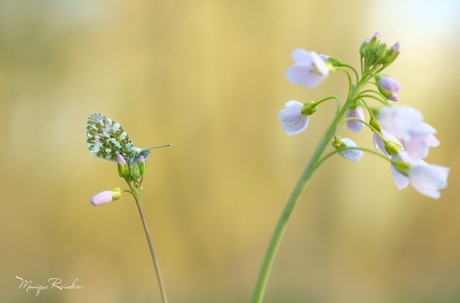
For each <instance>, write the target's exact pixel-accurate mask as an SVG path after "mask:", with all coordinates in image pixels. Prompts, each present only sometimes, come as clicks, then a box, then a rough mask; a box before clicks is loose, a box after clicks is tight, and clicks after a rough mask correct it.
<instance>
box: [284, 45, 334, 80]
mask: <svg viewBox="0 0 460 303" xmlns="http://www.w3.org/2000/svg"><path fill="white" fill-rule="evenodd" d="M291 57H292V60H294V61H295V63H296V64H294V65H292V66H291V67H289V68H288V69H287V70H286V77H287V78H288V79H289V81H290V82H291V83H293V84H298V85H303V86H305V87H307V88H314V87H316V86H317V85H318V84H320V83H321V82H322V81H323V80H324V79H326V78H327V76H328V75H329V68H328V67H327V65H326V63H325V62H324V60H323V59H322V58H321V57H320V56H319V55H318V54H316V53H315V52H313V51H311V52H309V51H306V50H304V49H297V50H295V51H293V52H292V54H291Z"/></svg>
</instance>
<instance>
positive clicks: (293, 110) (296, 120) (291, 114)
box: [278, 100, 310, 136]
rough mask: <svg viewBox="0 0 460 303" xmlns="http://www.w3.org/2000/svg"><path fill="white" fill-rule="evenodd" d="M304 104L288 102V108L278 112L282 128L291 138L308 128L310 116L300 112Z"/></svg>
mask: <svg viewBox="0 0 460 303" xmlns="http://www.w3.org/2000/svg"><path fill="white" fill-rule="evenodd" d="M302 107H303V104H302V103H300V102H297V101H294V100H291V101H288V102H287V103H286V107H285V108H283V109H282V110H280V111H279V112H278V119H279V120H280V121H281V123H282V124H281V126H282V127H283V129H284V130H285V131H286V133H287V134H288V135H289V136H293V135H296V134H298V133H301V132H302V131H304V130H305V129H306V128H307V127H308V122H309V120H310V119H309V116H305V115H302V113H301V112H300V111H301V109H302Z"/></svg>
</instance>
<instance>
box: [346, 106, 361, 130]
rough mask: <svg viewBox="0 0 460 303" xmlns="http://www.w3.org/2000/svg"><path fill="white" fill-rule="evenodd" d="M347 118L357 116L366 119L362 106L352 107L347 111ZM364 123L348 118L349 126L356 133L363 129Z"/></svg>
mask: <svg viewBox="0 0 460 303" xmlns="http://www.w3.org/2000/svg"><path fill="white" fill-rule="evenodd" d="M347 118H357V119H360V120H363V121H364V113H363V110H362V108H361V107H360V106H358V107H356V108H351V109H349V110H348V111H347ZM363 127H364V124H363V123H361V122H360V121H357V120H348V121H347V128H348V129H349V130H351V131H352V132H354V133H358V132H359V131H360V130H361V129H363Z"/></svg>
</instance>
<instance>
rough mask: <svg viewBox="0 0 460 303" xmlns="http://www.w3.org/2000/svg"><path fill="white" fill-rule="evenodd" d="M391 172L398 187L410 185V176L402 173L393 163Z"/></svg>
mask: <svg viewBox="0 0 460 303" xmlns="http://www.w3.org/2000/svg"><path fill="white" fill-rule="evenodd" d="M391 173H392V175H393V180H394V181H395V184H396V187H397V188H398V189H403V188H406V187H407V186H409V183H410V180H409V177H408V176H405V175H403V174H401V173H400V172H399V171H398V170H397V169H396V168H395V167H394V166H393V165H391Z"/></svg>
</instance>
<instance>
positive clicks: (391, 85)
mask: <svg viewBox="0 0 460 303" xmlns="http://www.w3.org/2000/svg"><path fill="white" fill-rule="evenodd" d="M399 52H400V44H399V42H398V43H396V44H394V45H393V46H392V47H388V45H387V44H386V43H384V42H382V41H381V40H380V34H379V33H376V34H375V35H374V36H372V37H371V38H368V39H366V40H365V41H364V42H363V43H362V44H361V47H360V49H359V53H360V56H361V77H359V76H358V73H357V72H356V71H355V70H354V69H353V68H352V67H351V66H349V65H346V64H343V63H342V62H341V61H340V59H338V58H333V57H329V56H325V55H317V54H316V53H315V52H313V51H305V50H303V49H297V50H295V51H293V53H292V59H293V60H294V61H295V64H294V65H292V66H291V67H289V68H288V69H287V71H286V77H287V78H288V79H289V81H290V82H291V83H293V84H298V85H303V86H305V87H307V88H314V87H316V86H317V85H319V84H320V83H321V82H322V81H324V80H325V79H326V78H327V77H328V76H329V74H330V73H332V72H334V71H344V72H346V73H347V74H348V79H349V81H350V83H349V87H350V92H349V95H348V97H347V101H346V102H345V103H344V104H343V106H342V107H341V108H338V110H337V115H336V117H335V119H334V121H333V124H332V126H331V127H333V128H334V131H335V130H336V129H337V128H338V127H339V126H340V125H341V123H345V124H346V126H347V128H348V129H349V130H351V131H352V132H354V133H358V132H360V131H361V129H363V128H364V127H365V126H367V128H368V129H370V130H371V131H372V132H373V137H374V146H375V149H376V150H377V151H379V150H380V152H381V154H380V155H381V156H383V157H385V158H387V159H388V161H389V162H390V163H391V168H392V173H393V179H394V181H395V183H396V186H397V187H398V188H399V189H402V188H406V187H407V186H408V185H409V184H411V185H412V186H413V187H414V188H415V189H416V190H417V191H418V192H420V193H422V194H424V195H426V196H429V197H432V198H436V199H437V198H439V197H440V193H439V190H440V189H444V188H446V187H447V177H448V173H449V168H448V167H444V166H439V165H432V164H427V163H426V162H424V161H423V160H422V159H424V158H425V157H426V156H427V155H428V152H429V148H430V147H436V146H438V145H439V144H440V142H439V140H438V139H437V138H436V137H435V134H436V130H435V128H434V127H432V126H431V125H429V124H427V123H425V122H424V121H423V115H422V113H421V112H420V111H419V110H417V109H415V108H413V107H410V106H404V105H401V106H395V105H394V104H391V102H390V101H392V102H397V101H399V96H398V92H399V90H400V89H401V86H400V84H399V83H398V82H397V81H396V80H395V79H393V78H392V77H390V76H388V75H385V74H382V73H381V72H382V71H383V70H384V69H385V68H386V67H387V66H389V65H390V64H391V63H393V62H394V61H395V60H396V58H397V57H398V55H399ZM348 69H351V70H352V71H353V72H354V74H355V76H356V82H354V83H351V76H350V74H349V72H348ZM368 84H371V85H374V87H376V89H375V90H370V89H367V90H363V87H364V86H366V85H368ZM333 98H334V97H330V98H326V99H323V100H320V101H317V102H314V101H309V102H308V103H305V104H302V103H300V102H298V101H295V100H291V101H289V102H287V103H286V106H285V108H284V109H282V110H281V111H280V112H279V113H278V118H279V120H281V123H282V128H283V129H284V130H285V131H286V133H287V134H288V135H290V136H292V135H296V134H299V133H301V132H302V131H304V130H305V129H306V128H307V127H308V124H309V121H310V116H311V115H312V114H313V113H315V112H316V111H317V109H318V106H319V105H320V104H321V103H323V102H325V101H327V100H331V99H333ZM368 99H371V100H375V101H377V102H378V103H379V107H378V108H376V109H374V108H372V107H371V106H370V105H369V104H368ZM363 108H365V109H367V112H368V115H369V120H368V121H367V122H366V119H365V115H364V111H363ZM332 146H333V147H334V148H335V152H337V153H339V154H340V155H341V156H343V157H344V158H346V159H348V160H352V161H355V162H358V161H359V160H360V159H361V157H362V156H363V150H365V151H366V149H361V148H359V147H358V146H357V145H356V144H355V143H354V142H353V141H352V140H351V139H348V138H340V137H339V136H336V135H334V140H333V141H332ZM369 152H373V151H369ZM373 153H376V152H373Z"/></svg>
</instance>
